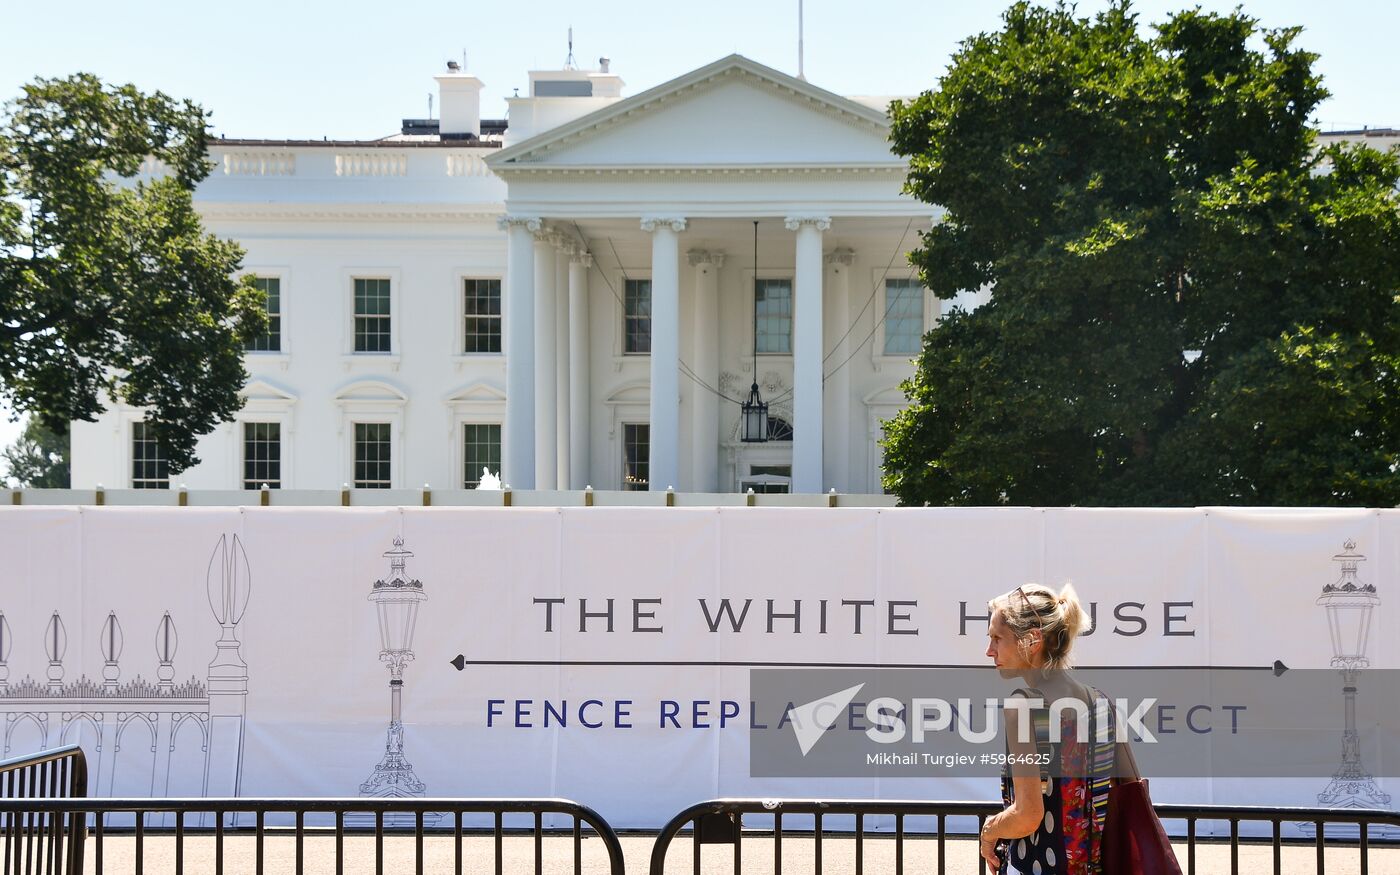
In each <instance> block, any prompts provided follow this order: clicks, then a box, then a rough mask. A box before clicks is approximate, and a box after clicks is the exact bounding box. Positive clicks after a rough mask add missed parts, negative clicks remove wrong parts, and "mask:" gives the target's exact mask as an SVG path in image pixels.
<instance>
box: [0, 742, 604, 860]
mask: <svg viewBox="0 0 1400 875" xmlns="http://www.w3.org/2000/svg"><path fill="white" fill-rule="evenodd" d="M74 752H76V754H77V756H76V760H74V759H73V758H72V754H73V753H74ZM64 757H68V758H69V759H68V761H69V762H74V761H76V763H77V764H78V765H77V767H76V769H74V768H71V767H70V770H69V771H68V772H67V773H62V774H66V775H68V778H69V780H68V786H69V787H70V788H72V789H74V790H75V792H77V793H79V794H80V793H82V792H84V791H85V789H86V786H87V778H86V773H85V770H83V769H82V766H81V762H82V754H81V752H77V750H76V748H65V749H63V750H61V751H50V752H48V753H45V754H41V755H38V756H35V757H28V758H25V759H21V760H13V761H9V762H6V763H4V764H0V765H2V766H3V767H5V768H6V769H7V773H4V781H5V784H4V788H5V791H6V792H5V798H4V799H0V823H2V824H4V825H5V830H4V841H5V846H4V849H3V851H4V853H3V858H4V868H3V873H4V875H10V873H16V875H18V873H25V875H29V873H44V875H60V873H62V875H79V873H82V871H83V856H84V850H85V841H86V843H87V845H89V846H90V854H91V857H92V869H93V871H94V872H97V873H99V875H101V873H105V872H111V871H117V870H116V869H114V867H113V863H114V862H117V861H115V860H114V858H115V856H116V855H115V854H111V853H109V849H108V844H109V843H110V842H111V841H112V840H113V838H115V837H118V836H120V837H122V838H123V839H125V837H127V836H131V837H132V842H131V845H130V846H129V847H123V848H122V849H121V852H122V853H121V860H122V861H125V860H126V859H127V858H128V857H129V858H130V868H129V869H128V868H126V867H125V865H124V863H121V862H118V866H120V867H121V868H120V871H122V872H127V871H129V872H131V873H134V875H143V873H144V871H145V866H146V854H147V848H146V841H147V839H148V838H151V837H153V836H160V837H162V838H163V839H168V840H171V841H172V843H173V847H167V848H166V850H173V863H174V871H175V873H176V875H182V873H184V872H186V871H189V872H196V871H197V872H201V873H203V872H212V873H214V875H223V873H224V871H225V869H226V863H227V857H228V856H229V854H228V851H229V850H230V848H229V847H228V845H229V844H230V843H231V842H230V840H232V839H246V838H251V839H252V848H251V851H252V857H253V861H252V868H253V871H254V872H256V873H257V875H263V873H264V872H265V871H268V862H269V861H268V854H267V851H268V847H267V846H268V844H269V842H268V839H269V838H278V839H287V838H289V839H291V840H292V841H293V843H294V844H293V855H294V856H293V858H292V860H291V861H290V863H291V865H290V866H287V867H286V868H281V867H278V868H279V871H286V870H287V869H292V870H294V871H295V872H296V873H297V875H301V873H302V872H303V871H304V869H305V867H306V866H307V865H308V864H307V859H308V853H309V852H316V853H318V854H326V855H330V856H333V857H334V871H335V872H336V875H343V873H344V872H345V870H346V861H347V859H350V860H351V861H352V866H353V864H354V863H357V862H358V861H359V859H360V858H359V857H358V856H356V855H348V854H347V850H348V849H347V847H346V844H347V842H346V839H347V837H349V838H351V839H352V840H353V839H356V838H359V837H366V838H367V837H370V836H372V837H373V840H374V848H373V856H374V871H375V872H376V873H377V875H383V873H384V872H385V871H389V872H393V873H395V875H398V873H400V872H407V871H409V869H408V868H407V863H406V861H398V860H390V859H389V858H390V855H389V854H388V853H387V849H386V840H388V841H394V840H399V841H402V840H406V839H407V838H408V837H410V836H411V837H412V839H413V851H412V858H413V862H412V867H413V868H412V871H413V872H414V873H416V875H422V873H423V872H424V863H425V854H424V850H425V848H424V844H425V839H428V838H433V839H435V840H436V841H441V840H447V839H450V840H451V842H452V864H451V865H452V871H453V872H454V873H457V875H461V873H462V872H463V871H464V867H465V868H470V870H471V871H474V872H480V871H484V870H485V869H486V866H487V863H488V861H487V860H486V859H483V858H489V860H490V864H491V871H494V872H495V873H496V875H505V873H506V872H507V871H513V870H507V869H506V865H505V850H506V849H505V842H506V840H507V838H514V837H517V836H528V837H530V838H531V839H532V840H533V848H532V854H531V855H530V856H531V863H532V869H531V871H533V872H535V873H536V875H539V873H542V872H543V871H544V860H545V848H544V842H545V838H546V837H547V836H549V837H559V838H565V839H571V840H572V864H573V865H572V868H573V872H574V873H575V875H582V872H583V871H584V864H585V849H586V848H589V846H591V848H596V845H594V844H593V843H594V842H600V843H601V845H602V847H601V851H603V852H605V854H606V866H607V868H606V871H608V872H610V873H612V875H624V870H623V857H622V844H621V842H619V841H618V838H617V833H616V832H615V831H614V830H613V828H612V826H611V825H609V824H608V822H607V821H606V820H604V819H603V818H602V817H601V816H599V815H598V813H597V812H595V811H593V809H591V808H588V807H587V806H584V805H579V804H578V803H576V802H571V801H569V800H567V799H419V798H394V799H367V798H360V797H351V798H339V799H335V798H327V799H257V798H244V797H239V798H204V797H201V798H194V799H101V798H89V799H85V798H81V797H80V796H79V797H70V798H60V797H58V794H57V793H55V792H44V793H42V794H40V793H35V792H31V790H33V789H36V788H39V787H40V784H39V783H38V779H37V778H36V777H33V775H38V774H49V773H47V772H43V771H42V770H43V769H44V768H45V767H46V764H48V763H49V762H63V761H64ZM11 768H13V769H14V771H15V774H16V775H17V776H19V777H16V778H14V779H10V778H9V775H8V770H9V769H11ZM31 769H37V770H39V771H35V772H32V773H31V771H30V770H31ZM43 786H44V787H48V786H49V785H48V784H44V785H43ZM55 786H57V785H55ZM546 819H548V820H549V821H560V820H562V822H563V823H562V825H558V824H551V823H547V821H546ZM89 822H90V823H91V825H90V826H88V823H89ZM487 837H490V839H491V841H490V852H489V853H488V852H486V851H485V850H484V848H483V849H473V850H471V851H470V852H469V851H468V850H467V848H466V843H467V842H468V841H470V840H472V839H474V838H475V839H480V842H479V843H480V844H482V845H484V844H485V843H486V839H487ZM193 838H202V839H204V840H205V841H206V842H207V839H209V838H212V839H213V849H212V856H213V859H212V861H208V860H204V859H201V860H199V861H195V860H192V859H190V857H191V856H192V855H191V854H188V853H187V850H188V848H187V845H188V844H189V843H190V841H189V840H191V839H193ZM586 841H587V842H588V843H589V845H588V846H586V845H585V842H586ZM313 843H315V847H310V848H309V847H308V846H309V845H312V844H313ZM591 848H590V849H591ZM201 850H207V848H202V849H201ZM245 851H246V849H245ZM166 856H170V855H166ZM597 856H598V857H599V862H602V855H601V854H599V855H597ZM324 860H325V858H324V857H322V856H318V857H317V863H318V865H316V866H315V867H314V868H316V869H318V870H320V871H325V869H326V868H327V865H326V863H325V862H324ZM446 865H447V864H446V862H445V861H443V862H441V863H439V864H438V865H437V866H435V867H434V869H433V871H445V869H446ZM240 868H241V867H240ZM355 868H358V867H355ZM552 868H553V871H558V869H557V867H552ZM589 868H590V871H601V870H600V869H599V868H598V867H597V865H593V864H592V858H591V857H590V866H589ZM165 871H169V870H168V869H166V870H165Z"/></svg>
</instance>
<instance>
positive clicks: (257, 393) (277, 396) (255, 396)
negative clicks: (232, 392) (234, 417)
mask: <svg viewBox="0 0 1400 875" xmlns="http://www.w3.org/2000/svg"><path fill="white" fill-rule="evenodd" d="M239 394H240V395H242V396H243V397H244V398H245V399H247V400H249V401H283V402H287V403H290V402H293V401H295V400H297V396H296V395H295V394H294V393H293V392H292V391H291V390H289V389H284V388H283V387H281V386H278V385H277V384H276V383H273V382H271V381H269V380H264V379H261V378H258V379H252V380H249V381H248V383H247V385H245V386H244V387H243V388H242V390H240V392H239Z"/></svg>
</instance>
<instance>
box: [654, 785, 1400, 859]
mask: <svg viewBox="0 0 1400 875" xmlns="http://www.w3.org/2000/svg"><path fill="white" fill-rule="evenodd" d="M1156 808H1157V814H1158V816H1159V817H1161V818H1162V819H1163V821H1164V822H1165V823H1166V824H1167V826H1168V828H1169V829H1170V828H1171V826H1172V825H1173V821H1185V823H1186V837H1185V839H1184V841H1185V844H1186V856H1185V859H1183V860H1181V863H1182V864H1183V866H1184V867H1185V870H1186V872H1187V873H1188V875H1194V873H1195V872H1196V846H1197V843H1198V841H1204V839H1199V838H1198V835H1197V832H1198V830H1197V825H1198V824H1199V823H1200V822H1201V821H1214V822H1222V823H1228V824H1229V825H1230V872H1231V873H1232V875H1238V873H1240V872H1241V868H1240V861H1239V850H1240V842H1241V837H1240V824H1241V823H1259V822H1262V823H1269V824H1272V826H1273V835H1272V845H1273V871H1274V873H1275V875H1281V873H1282V872H1283V858H1282V850H1283V847H1284V844H1285V841H1284V839H1283V838H1282V835H1281V833H1282V826H1283V824H1285V823H1297V824H1303V825H1310V826H1311V827H1312V828H1313V829H1315V830H1316V835H1315V838H1314V839H1313V842H1314V844H1315V845H1316V848H1317V872H1318V875H1322V873H1324V872H1326V862H1325V860H1324V857H1323V847H1324V837H1323V832H1324V827H1325V826H1326V825H1327V824H1345V825H1350V826H1353V827H1356V829H1357V838H1356V846H1357V847H1358V849H1359V852H1360V855H1361V857H1360V859H1361V866H1360V871H1361V875H1369V873H1370V871H1371V870H1370V855H1371V842H1370V839H1369V829H1370V828H1372V827H1377V826H1382V825H1384V826H1388V827H1396V828H1400V813H1397V812H1394V811H1382V810H1366V809H1326V808H1265V807H1251V806H1229V805H1158V806H1156ZM1001 810H1002V806H1001V805H1000V803H992V802H921V801H885V800H817V799H781V800H772V799H769V800H765V799H714V800H710V801H708V802H701V803H699V804H696V805H692V806H691V807H689V808H687V809H685V810H684V811H682V812H681V813H679V814H677V815H676V816H675V817H673V818H671V820H670V822H668V823H667V824H666V825H665V826H664V827H662V829H661V832H660V833H659V834H658V835H657V837H656V844H655V845H653V847H652V852H651V875H664V873H665V871H666V856H667V853H668V852H669V851H670V849H671V843H672V841H673V840H674V839H675V838H676V837H677V836H679V835H681V833H682V831H683V830H685V829H686V828H687V827H689V828H690V833H691V836H692V852H691V857H692V860H693V862H692V871H693V872H694V873H695V875H699V873H700V851H701V848H702V847H703V846H704V845H707V844H719V845H732V846H733V852H734V863H733V872H734V873H735V875H739V873H742V872H743V871H744V868H743V860H744V850H743V845H744V841H745V836H744V816H745V815H756V816H757V815H762V816H765V817H772V818H773V825H772V829H771V830H767V829H763V830H752V829H751V830H750V831H749V838H769V837H771V840H772V855H773V859H772V861H771V866H765V867H764V868H771V870H772V871H773V873H774V875H781V873H782V871H783V838H784V835H787V836H789V837H791V836H792V835H794V833H797V834H799V835H801V836H802V837H803V838H806V837H807V836H810V837H811V839H812V841H813V844H812V855H813V860H812V863H813V866H812V867H811V870H810V871H814V872H816V873H818V875H820V873H821V872H822V871H823V869H822V856H823V839H833V838H835V839H840V840H844V841H849V842H852V843H853V844H854V853H855V861H854V867H853V869H852V870H851V871H853V872H854V873H855V875H864V870H865V865H866V856H867V852H866V851H867V849H866V844H867V840H868V839H876V840H880V841H893V843H894V847H893V851H894V863H893V865H894V868H893V873H894V875H903V873H904V870H905V858H906V842H907V841H908V840H910V839H915V838H916V839H917V840H918V841H931V842H936V847H935V848H934V849H933V850H934V853H935V861H936V862H935V868H933V869H932V870H929V869H924V868H922V867H920V869H919V871H933V872H936V873H937V875H944V873H945V872H946V871H947V866H948V860H947V853H946V851H947V848H946V842H947V840H948V838H949V833H948V818H950V817H960V818H968V819H969V822H971V821H972V819H975V822H976V824H977V829H978V830H980V829H981V827H982V824H983V822H984V821H985V820H986V819H987V818H988V817H989V816H991V815H993V814H995V813H997V812H998V811H1001ZM785 817H786V818H788V822H787V824H784V818H785ZM838 817H839V818H841V819H842V827H845V828H842V827H838V828H836V829H833V828H832V826H831V821H832V818H838ZM868 817H887V818H892V819H893V821H894V824H893V826H894V831H893V833H884V832H881V833H879V834H872V833H870V832H868V831H867V829H866V818H868ZM798 818H800V819H801V824H800V825H798V824H796V823H794V821H795V820H796V819H798ZM912 819H918V820H919V821H920V826H922V827H926V828H923V829H917V830H915V829H911V828H910V826H911V825H910V824H909V821H910V820H912ZM848 824H849V827H847V825H848ZM975 835H976V833H975V832H973V831H969V832H967V833H965V834H962V835H959V836H957V837H961V838H974V837H975ZM1328 841H1334V840H1333V839H1328ZM1348 844H1350V843H1349V842H1348ZM1397 852H1400V849H1397ZM972 853H973V854H976V853H977V852H976V851H975V850H973V851H972ZM977 861H978V872H979V873H985V872H986V863H985V861H983V860H982V859H981V857H980V855H979V856H978V857H977ZM802 868H803V871H808V867H807V866H806V865H805V861H804V866H803V867H802ZM833 871H834V870H833Z"/></svg>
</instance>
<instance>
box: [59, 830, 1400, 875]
mask: <svg viewBox="0 0 1400 875" xmlns="http://www.w3.org/2000/svg"><path fill="white" fill-rule="evenodd" d="M653 841H654V839H653V836H650V835H644V834H639V835H630V834H629V835H624V836H623V837H622V847H623V852H624V854H625V856H626V861H627V873H628V875H646V873H648V871H649V868H648V867H649V866H650V861H651V849H652V844H653ZM384 844H385V865H384V872H385V873H388V875H400V873H409V875H411V873H413V872H414V869H415V867H414V857H413V853H414V842H413V838H412V836H407V837H404V836H392V837H389V838H386V839H385V843H384ZM503 844H504V851H505V853H504V866H503V869H502V871H503V872H504V873H506V875H514V873H532V872H534V871H535V865H534V863H535V857H534V841H533V839H531V838H530V837H528V836H525V837H520V836H510V837H507V838H506V839H505V841H504V843H503ZM864 845H865V866H864V871H865V872H867V873H870V875H883V873H891V875H893V873H895V870H896V867H895V855H894V842H893V840H892V839H890V838H888V837H883V836H881V837H868V838H866V840H865V843H864ZM813 848H814V843H813V841H812V839H811V837H810V836H807V837H801V836H799V837H793V836H788V837H785V838H784V839H783V871H784V872H790V873H805V875H812V873H814V872H815V869H814V867H813V862H814V861H813ZM94 850H95V849H94V847H93V842H92V840H91V839H89V841H88V848H87V854H86V860H85V864H86V865H85V871H86V872H89V873H94V875H96V872H97V870H96V868H95V865H94V863H95V861H94ZM937 850H938V843H937V841H935V840H930V839H926V838H910V839H908V840H907V841H906V843H905V855H904V871H905V872H908V873H910V875H914V873H921V875H922V873H933V872H937V871H938V869H937ZM946 852H947V867H946V869H945V871H946V872H947V873H948V875H975V873H976V872H977V849H976V845H975V843H974V842H973V841H972V840H970V839H949V840H948V842H947V844H946ZM263 853H264V872H266V873H267V875H274V873H288V875H291V873H295V872H296V843H295V841H294V839H293V838H292V837H291V836H289V835H272V836H269V837H268V838H267V839H266V841H265V843H264V851H263ZM303 853H304V870H303V871H304V872H306V873H307V875H334V873H335V856H334V854H335V840H334V838H333V837H331V836H325V835H312V836H308V837H307V838H306V840H305V845H304V849H303ZM691 853H692V846H691V844H690V838H689V836H681V837H680V838H678V839H677V840H676V841H675V842H673V844H672V848H671V853H670V854H669V856H668V858H667V861H666V872H667V873H674V875H682V873H684V875H689V873H690V872H691ZM743 854H744V870H743V871H744V873H745V875H748V873H753V875H772V873H773V872H774V866H773V862H774V861H773V841H772V839H771V838H757V837H755V838H746V839H744V845H743ZM822 854H823V865H822V870H823V872H824V873H826V875H849V873H853V872H854V871H855V840H854V839H852V838H845V837H841V838H830V837H829V838H826V839H824V840H823V841H822ZM1177 854H1178V856H1179V857H1180V859H1181V861H1182V864H1183V869H1184V868H1185V861H1186V848H1185V846H1184V845H1182V846H1178V848H1177ZM1315 854H1316V852H1315V851H1314V849H1313V848H1312V846H1311V845H1301V846H1300V845H1290V846H1286V847H1285V848H1284V851H1283V871H1284V872H1285V873H1288V875H1295V873H1307V875H1311V873H1313V872H1316V871H1317V870H1316V863H1315V860H1316V856H1315ZM142 856H143V861H144V870H145V872H146V873H148V875H171V873H174V872H175V840H174V839H173V838H171V837H169V836H148V837H147V838H146V839H145V847H144V853H143V855H142ZM453 858H454V854H453V844H452V839H451V838H450V837H438V836H431V837H428V838H426V839H425V840H424V866H423V871H424V872H425V873H451V872H452V871H453V863H454V859H453ZM224 859H225V864H224V872H225V873H226V875H253V873H254V872H255V871H256V868H255V862H256V860H255V845H254V840H253V838H252V837H250V836H236V837H229V838H226V839H225V844H224ZM733 860H734V851H733V847H732V846H730V845H711V846H706V847H705V848H704V853H703V856H702V869H701V871H702V873H703V875H731V873H733ZM463 861H464V866H463V871H464V872H469V873H492V872H494V870H495V866H494V861H495V857H494V843H493V841H492V839H491V837H490V836H485V837H480V836H470V837H468V838H466V839H464V840H463ZM1272 861H1273V851H1272V848H1271V847H1270V846H1269V845H1267V844H1264V845H1257V844H1251V845H1244V846H1242V847H1241V849H1240V869H1239V871H1240V872H1241V873H1245V875H1254V873H1261V875H1262V873H1269V872H1272V871H1273V862H1272ZM1326 863H1327V870H1326V871H1327V875H1359V873H1360V871H1361V866H1360V854H1359V852H1358V851H1357V849H1356V848H1355V847H1350V848H1348V847H1329V848H1328V849H1327V851H1326ZM583 864H584V865H583V871H584V872H585V873H587V875H608V871H609V870H608V864H607V852H606V851H605V850H604V848H603V845H602V842H600V841H599V840H598V839H596V838H592V839H585V840H584V842H583ZM135 871H136V869H135V839H134V838H132V837H131V836H111V837H108V838H107V839H106V840H105V841H104V842H103V872H104V873H105V875H127V873H133V872H135ZM184 871H185V872H188V873H212V872H213V871H214V839H213V838H212V837H210V836H202V835H201V836H193V837H189V838H187V839H186V840H185V869H184ZM344 871H345V873H346V875H374V871H375V867H374V838H373V837H365V836H351V837H347V838H346V839H345V869H344ZM541 871H542V872H544V873H547V875H568V873H571V872H573V871H574V869H573V842H572V840H571V839H570V838H568V837H558V836H546V837H545V839H544V858H543V864H542V866H541ZM1196 871H1197V873H1199V875H1227V873H1229V872H1230V847H1229V845H1228V844H1226V845H1217V844H1208V845H1207V844H1200V845H1197V848H1196ZM1370 871H1371V872H1372V873H1376V875H1380V873H1400V847H1386V848H1373V849H1372V851H1371V869H1370Z"/></svg>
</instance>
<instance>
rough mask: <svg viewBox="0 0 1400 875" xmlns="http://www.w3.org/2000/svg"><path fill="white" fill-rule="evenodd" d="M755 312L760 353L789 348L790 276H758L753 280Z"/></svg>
mask: <svg viewBox="0 0 1400 875" xmlns="http://www.w3.org/2000/svg"><path fill="white" fill-rule="evenodd" d="M754 314H755V319H754V321H755V327H756V329H757V335H756V336H755V338H754V340H755V344H756V348H757V350H758V351H759V352H760V353H772V354H779V355H786V354H790V353H791V352H792V280H786V279H760V280H756V281H755V282H754Z"/></svg>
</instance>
